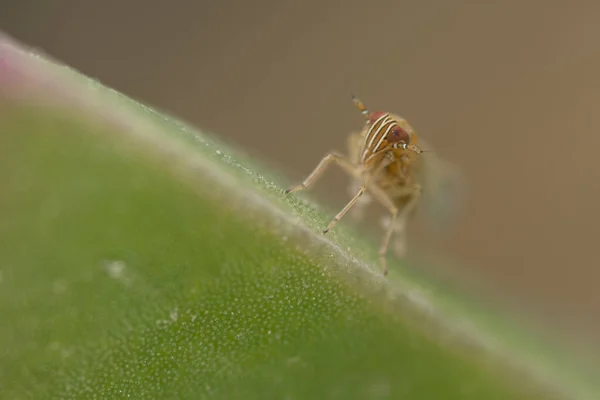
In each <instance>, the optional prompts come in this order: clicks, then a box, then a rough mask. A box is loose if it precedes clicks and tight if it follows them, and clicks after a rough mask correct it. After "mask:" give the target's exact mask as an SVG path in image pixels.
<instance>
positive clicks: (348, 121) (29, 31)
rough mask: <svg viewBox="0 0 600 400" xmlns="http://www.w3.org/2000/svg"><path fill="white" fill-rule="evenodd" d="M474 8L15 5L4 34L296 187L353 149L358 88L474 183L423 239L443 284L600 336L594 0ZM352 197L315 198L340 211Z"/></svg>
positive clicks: (34, 1) (338, 182) (285, 3)
mask: <svg viewBox="0 0 600 400" xmlns="http://www.w3.org/2000/svg"><path fill="white" fill-rule="evenodd" d="M475 3H476V2H471V1H465V0H459V1H453V2H447V1H440V0H438V1H392V0H386V1H373V2H364V1H357V0H345V1H341V0H331V1H317V0H305V1H289V0H259V1H255V2H250V1H241V0H237V1H232V0H223V1H214V0H213V1H211V0H202V1H191V0H188V1H185V0H179V1H173V2H161V1H153V0H144V1H142V0H129V1H127V2H122V1H116V0H105V1H102V2H79V1H75V0H54V1H52V2H48V1H42V0H29V1H26V0H18V1H17V0H12V1H7V0H4V1H3V2H1V3H0V9H1V12H0V29H2V30H4V31H6V32H7V33H8V34H10V35H12V36H14V37H15V38H16V39H18V40H20V41H23V42H25V43H26V44H28V45H32V46H35V47H38V48H40V49H42V50H44V51H46V52H47V53H49V54H50V55H52V56H54V57H56V58H58V59H60V60H62V61H64V62H66V63H67V64H70V65H72V66H74V67H75V68H77V69H79V70H81V71H82V72H83V73H85V74H87V75H90V76H92V77H95V78H98V79H99V80H101V81H102V82H103V83H105V84H107V85H108V86H111V87H114V88H116V89H117V90H119V91H121V92H124V93H125V94H127V95H129V96H131V97H134V98H136V99H138V100H140V101H142V102H144V103H148V104H150V105H152V106H155V107H158V108H161V109H163V110H166V111H168V112H170V113H172V114H174V115H176V116H179V117H181V118H183V119H185V120H187V121H189V122H191V123H193V124H194V125H196V126H199V127H201V128H205V129H208V130H210V131H212V132H215V133H216V134H218V135H221V136H222V137H224V138H225V139H227V140H228V141H230V142H233V143H234V144H236V145H238V146H239V147H240V148H242V149H244V151H246V152H248V153H250V154H253V155H255V156H257V157H259V158H261V159H262V160H263V161H265V162H267V163H269V164H270V165H271V166H273V167H274V168H278V169H279V170H281V172H282V173H284V174H286V175H287V176H288V177H289V178H290V179H291V180H293V181H296V180H299V179H302V178H304V176H305V175H306V174H308V173H309V172H310V171H311V170H312V168H313V167H314V166H315V165H316V163H317V162H318V161H319V159H320V158H321V157H322V156H323V155H324V154H325V153H326V152H327V151H329V150H331V149H338V150H340V151H345V144H346V142H345V140H346V135H347V133H348V132H349V131H351V130H354V129H357V128H359V127H360V126H361V124H362V119H361V118H362V117H361V116H360V114H358V112H357V111H356V110H355V109H354V108H353V105H352V103H351V101H350V92H351V91H354V92H355V93H357V95H359V97H361V99H362V100H363V101H364V102H365V103H366V105H367V106H368V107H369V108H370V109H373V110H375V109H381V110H389V111H393V112H396V113H399V114H401V115H403V116H404V117H406V118H407V119H408V120H409V122H411V123H412V124H413V126H414V127H415V128H416V129H417V131H418V132H420V133H421V135H422V136H423V137H424V138H427V139H428V141H429V142H431V143H432V145H433V146H434V148H435V150H436V152H437V153H438V154H440V155H441V156H443V157H445V158H446V159H449V160H451V161H453V162H455V163H456V164H457V165H458V166H459V167H460V168H461V169H462V170H463V171H464V174H465V177H466V179H467V182H468V184H469V193H468V195H469V197H468V201H467V203H466V204H465V207H466V213H465V215H464V216H463V217H462V218H461V219H460V220H459V222H458V223H457V224H456V225H455V226H453V227H452V229H451V231H450V232H449V236H448V237H447V239H446V240H445V241H441V240H437V241H432V240H427V238H422V241H421V243H424V244H422V245H423V246H425V249H427V246H435V248H436V249H437V250H439V251H441V252H442V254H445V255H447V256H448V257H449V258H450V259H451V260H454V261H456V265H454V266H451V267H448V268H455V270H453V271H446V273H449V274H451V275H453V276H455V277H464V279H465V280H466V279H467V277H468V279H473V280H475V281H481V282H484V284H485V285H489V287H490V288H493V291H494V292H495V293H496V294H497V295H499V296H502V297H505V298H508V299H511V301H513V302H514V303H517V304H522V306H523V308H524V309H531V310H532V311H535V313H536V314H537V315H540V316H544V317H545V318H550V319H556V320H557V321H569V322H570V325H571V326H574V327H577V329H584V330H585V331H587V333H591V332H600V321H599V320H600V319H599V318H597V317H596V316H597V315H600V290H598V284H599V280H600V265H599V262H598V259H599V254H600V180H599V178H600V161H598V160H597V155H598V154H599V153H598V149H599V148H600V47H599V45H598V44H599V38H600V24H598V21H600V3H597V4H593V2H588V4H585V3H583V2H570V3H566V2H563V5H562V6H558V5H555V3H556V4H558V3H559V2H543V1H529V2H520V1H505V2H494V4H492V2H481V4H475ZM484 3H486V4H484ZM346 184H347V178H346V176H344V175H343V174H342V173H341V172H340V171H339V170H337V169H335V168H332V170H331V171H330V172H329V173H327V174H326V175H325V176H324V177H323V180H322V181H321V182H320V183H318V184H317V186H316V187H315V188H314V190H313V191H312V193H311V194H312V195H313V196H315V197H317V198H319V199H321V200H322V201H323V202H325V203H326V204H328V205H329V206H331V207H335V209H337V208H338V207H339V208H341V207H342V206H343V205H344V204H345V202H346V201H347V200H348V199H349V197H348V193H347V189H346ZM373 232H374V234H376V233H377V231H375V230H373ZM414 241H418V240H417V239H414ZM459 279H461V278H459Z"/></svg>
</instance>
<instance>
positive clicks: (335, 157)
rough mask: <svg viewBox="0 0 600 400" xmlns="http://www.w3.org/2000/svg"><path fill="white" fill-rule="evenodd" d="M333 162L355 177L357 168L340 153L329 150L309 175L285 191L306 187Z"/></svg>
mask: <svg viewBox="0 0 600 400" xmlns="http://www.w3.org/2000/svg"><path fill="white" fill-rule="evenodd" d="M332 162H333V163H335V164H337V165H339V166H340V168H342V169H343V170H344V171H346V173H348V174H349V175H351V176H352V177H353V178H355V179H356V178H357V175H358V174H357V168H356V167H355V166H354V165H353V164H352V163H351V162H350V161H348V160H347V159H346V157H344V156H342V155H341V154H338V153H335V152H331V153H329V154H327V155H326V156H325V157H323V158H322V159H321V161H320V162H319V164H318V165H317V167H316V168H315V169H314V170H313V171H312V172H311V173H310V175H309V176H308V177H307V178H306V179H305V180H304V181H303V182H302V183H300V184H298V185H296V186H292V187H291V188H289V189H287V190H286V191H285V193H292V192H295V191H298V190H302V189H306V188H307V187H308V186H309V185H311V184H312V183H314V181H315V180H316V179H317V178H318V177H319V175H321V174H322V173H323V171H325V169H326V168H327V167H328V166H329V165H331V163H332Z"/></svg>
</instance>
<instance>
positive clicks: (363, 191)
mask: <svg viewBox="0 0 600 400" xmlns="http://www.w3.org/2000/svg"><path fill="white" fill-rule="evenodd" d="M364 193H365V187H364V186H361V187H360V189H358V192H357V193H356V194H355V195H354V197H353V198H352V199H351V200H350V201H349V202H348V204H346V206H345V207H344V208H343V209H342V211H340V212H339V213H338V214H337V215H336V216H335V217H334V218H333V219H332V220H331V222H330V223H329V225H327V228H325V230H324V231H323V233H327V232H329V230H330V229H331V228H333V227H334V226H335V224H336V223H337V222H338V221H339V220H340V219H342V217H343V216H344V214H346V213H347V212H348V210H349V209H350V208H352V206H353V205H354V203H356V202H357V201H358V199H359V198H360V196H362V195H363V194H364Z"/></svg>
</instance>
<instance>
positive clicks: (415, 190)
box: [369, 185, 421, 275]
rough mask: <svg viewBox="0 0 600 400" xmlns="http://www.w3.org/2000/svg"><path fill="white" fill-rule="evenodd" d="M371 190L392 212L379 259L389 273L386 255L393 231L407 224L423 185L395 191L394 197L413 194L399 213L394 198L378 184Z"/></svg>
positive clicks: (385, 273)
mask: <svg viewBox="0 0 600 400" xmlns="http://www.w3.org/2000/svg"><path fill="white" fill-rule="evenodd" d="M369 191H370V192H371V193H372V194H373V196H375V198H376V199H377V200H378V201H379V202H380V203H381V204H382V205H383V206H385V207H387V208H388V209H389V211H390V214H391V218H390V221H389V226H388V227H387V229H386V232H385V234H384V236H383V241H382V243H381V247H380V248H379V261H380V263H381V266H382V268H383V275H387V272H388V268H387V261H386V255H387V250H388V247H389V244H390V239H391V237H392V233H394V231H399V230H400V229H398V227H404V225H406V221H407V220H408V217H409V216H410V212H411V211H412V209H413V208H414V207H415V205H416V204H417V201H418V199H419V196H420V194H421V186H420V185H413V186H410V187H404V188H400V189H399V190H398V191H396V192H394V193H393V196H394V197H402V196H411V199H410V200H409V202H408V203H407V204H406V205H405V206H404V207H403V208H402V211H401V212H400V213H398V208H397V207H396V206H395V204H394V202H393V201H392V198H391V197H390V195H389V194H388V193H386V192H384V191H383V190H381V189H380V188H379V187H377V186H374V187H373V188H371V187H369Z"/></svg>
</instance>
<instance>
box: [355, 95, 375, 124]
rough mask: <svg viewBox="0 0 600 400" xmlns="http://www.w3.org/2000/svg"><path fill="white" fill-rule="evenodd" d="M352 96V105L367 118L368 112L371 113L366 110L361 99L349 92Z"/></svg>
mask: <svg viewBox="0 0 600 400" xmlns="http://www.w3.org/2000/svg"><path fill="white" fill-rule="evenodd" d="M351 96H352V102H353V103H354V105H355V106H356V108H358V111H360V113H361V114H362V115H364V116H365V118H366V119H367V120H368V119H369V114H371V113H370V112H369V110H367V107H365V105H364V104H363V102H362V101H360V99H359V98H358V97H356V96H355V95H354V93H351Z"/></svg>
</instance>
